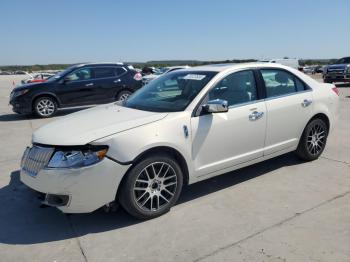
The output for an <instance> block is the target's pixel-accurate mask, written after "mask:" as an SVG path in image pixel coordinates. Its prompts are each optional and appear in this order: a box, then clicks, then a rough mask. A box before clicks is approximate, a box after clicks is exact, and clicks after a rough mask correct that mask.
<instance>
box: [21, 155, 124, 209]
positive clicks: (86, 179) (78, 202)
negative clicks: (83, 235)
mask: <svg viewBox="0 0 350 262" xmlns="http://www.w3.org/2000/svg"><path fill="white" fill-rule="evenodd" d="M129 167H130V165H121V164H118V163H116V162H114V161H113V160H110V159H109V158H105V159H103V160H102V161H101V162H99V163H97V164H95V165H92V166H88V167H82V168H75V169H73V168H71V169H70V168H44V169H42V170H40V171H39V172H38V174H37V175H36V176H31V175H30V174H28V173H27V172H26V171H24V170H23V169H22V170H21V175H20V177H21V181H22V182H23V183H24V184H26V185H27V186H29V187H30V188H32V189H34V190H35V191H38V192H40V193H43V194H45V200H44V204H47V205H50V206H54V207H57V208H58V209H59V210H61V211H62V212H64V213H88V212H92V211H94V210H96V209H98V208H100V207H102V206H104V205H106V204H109V203H110V202H113V201H114V200H115V197H116V193H117V189H118V186H119V184H120V182H121V179H122V178H123V176H124V174H125V173H126V171H127V170H128V168H129Z"/></svg>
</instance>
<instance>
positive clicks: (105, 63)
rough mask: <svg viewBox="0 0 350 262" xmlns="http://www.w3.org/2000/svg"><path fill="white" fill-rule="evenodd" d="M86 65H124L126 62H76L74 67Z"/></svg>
mask: <svg viewBox="0 0 350 262" xmlns="http://www.w3.org/2000/svg"><path fill="white" fill-rule="evenodd" d="M88 65H95V66H109V65H126V64H124V63H119V62H100V63H82V64H77V65H76V67H82V66H88Z"/></svg>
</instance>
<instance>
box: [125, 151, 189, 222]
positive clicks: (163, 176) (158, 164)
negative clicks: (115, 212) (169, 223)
mask: <svg viewBox="0 0 350 262" xmlns="http://www.w3.org/2000/svg"><path fill="white" fill-rule="evenodd" d="M126 176H127V177H126V178H125V180H124V181H123V183H122V184H121V189H120V194H119V202H120V204H121V206H122V207H123V208H124V209H125V210H126V211H127V212H128V213H129V214H130V215H132V216H133V217H135V218H137V219H142V220H145V219H152V218H155V217H158V216H161V215H163V214H165V213H167V212H168V211H169V210H170V208H171V207H172V206H173V205H174V204H175V203H176V201H177V200H178V198H179V196H180V193H181V189H182V185H183V174H182V171H181V168H180V166H179V164H178V163H177V162H176V161H175V159H173V158H172V157H170V156H167V155H159V154H157V155H154V156H149V157H146V158H145V159H143V160H142V161H140V162H139V163H137V164H136V165H135V166H134V167H133V168H132V169H131V170H130V171H129V172H128V174H126Z"/></svg>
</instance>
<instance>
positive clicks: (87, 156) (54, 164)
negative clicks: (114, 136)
mask: <svg viewBox="0 0 350 262" xmlns="http://www.w3.org/2000/svg"><path fill="white" fill-rule="evenodd" d="M107 150H108V149H107V148H106V147H105V148H98V149H93V148H92V149H86V150H76V149H74V150H57V151H56V152H55V153H54V155H53V156H52V158H51V160H50V161H49V164H48V167H49V168H79V167H85V166H90V165H93V164H96V163H98V162H100V161H101V160H102V159H103V158H104V157H105V156H106V153H107Z"/></svg>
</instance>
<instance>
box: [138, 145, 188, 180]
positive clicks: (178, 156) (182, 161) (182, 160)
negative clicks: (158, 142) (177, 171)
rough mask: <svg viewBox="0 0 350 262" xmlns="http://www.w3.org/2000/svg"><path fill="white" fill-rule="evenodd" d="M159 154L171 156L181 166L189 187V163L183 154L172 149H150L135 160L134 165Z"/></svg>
mask: <svg viewBox="0 0 350 262" xmlns="http://www.w3.org/2000/svg"><path fill="white" fill-rule="evenodd" d="M157 153H161V154H167V155H169V156H172V157H174V159H175V160H176V161H177V163H178V164H179V165H180V168H181V171H182V173H183V175H184V185H187V184H188V181H189V172H188V166H187V162H186V160H185V158H184V157H183V156H182V155H181V153H180V152H179V151H177V150H176V149H174V148H172V147H167V146H159V147H154V148H151V149H148V150H146V151H145V152H143V153H142V154H140V155H138V156H137V157H136V158H135V160H134V161H133V163H138V162H139V161H141V160H142V159H144V158H145V157H147V156H149V155H153V154H157Z"/></svg>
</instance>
